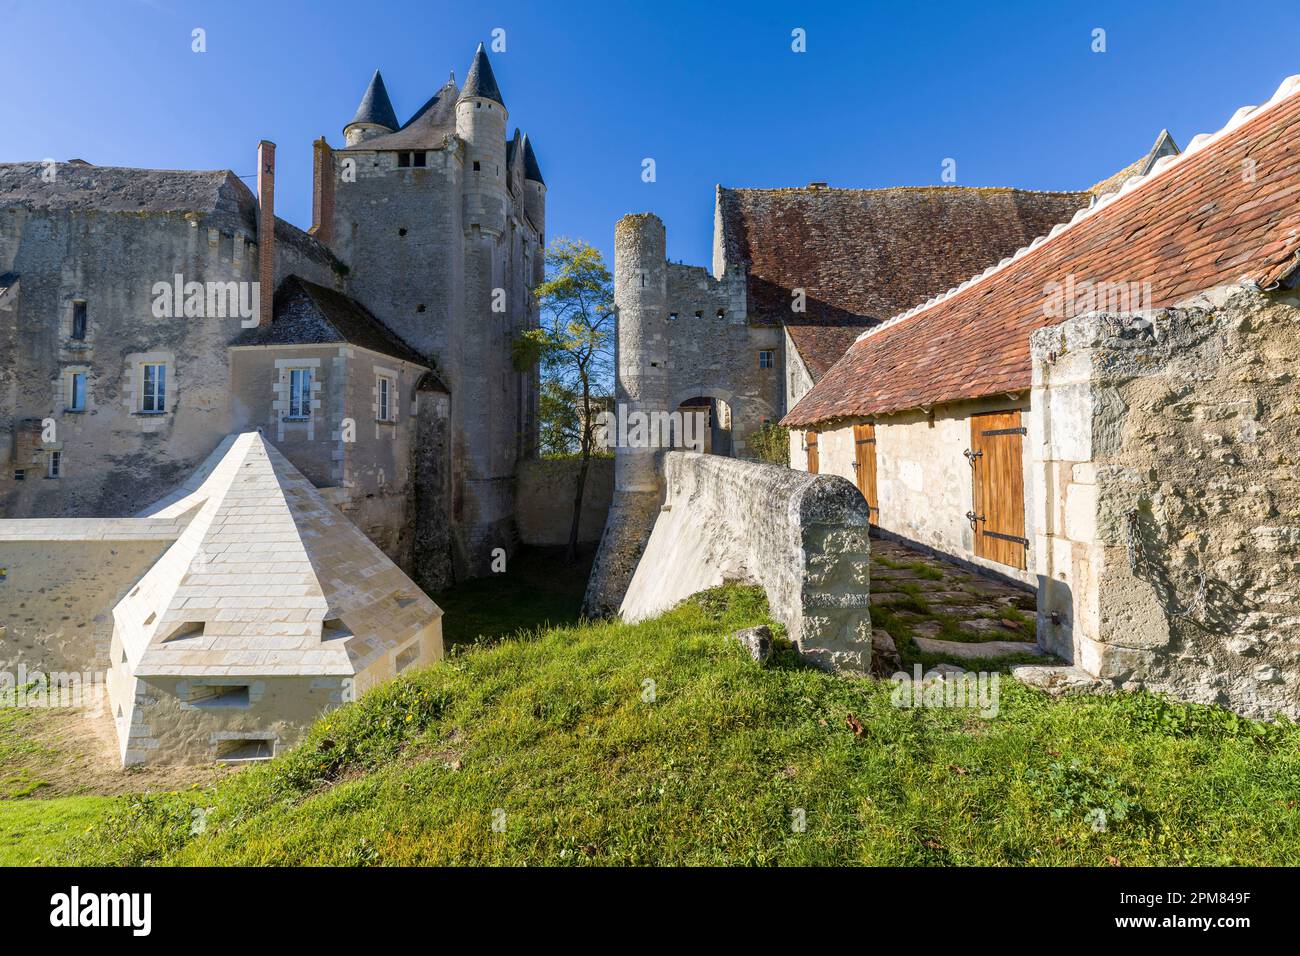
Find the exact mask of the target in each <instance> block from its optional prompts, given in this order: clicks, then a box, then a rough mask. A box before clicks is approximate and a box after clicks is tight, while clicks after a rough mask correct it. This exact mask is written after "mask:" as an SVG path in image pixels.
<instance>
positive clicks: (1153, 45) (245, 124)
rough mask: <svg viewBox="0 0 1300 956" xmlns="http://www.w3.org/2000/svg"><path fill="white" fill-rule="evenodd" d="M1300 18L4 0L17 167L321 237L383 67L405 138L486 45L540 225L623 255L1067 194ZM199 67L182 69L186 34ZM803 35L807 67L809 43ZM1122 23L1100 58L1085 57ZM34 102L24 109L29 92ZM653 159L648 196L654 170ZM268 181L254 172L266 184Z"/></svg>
mask: <svg viewBox="0 0 1300 956" xmlns="http://www.w3.org/2000/svg"><path fill="white" fill-rule="evenodd" d="M1295 12H1296V10H1295V2H1294V0H1290V2H1288V3H1282V2H1269V0H1257V2H1253V3H1251V4H1249V5H1244V4H1241V3H1208V2H1206V3H1196V2H1177V3H1175V2H1160V0H1155V2H1145V3H1137V4H1135V3H1132V2H1131V0H1128V2H1124V3H1097V2H1089V3H1058V2H1052V3H1050V4H1048V3H1041V2H1007V3H997V2H987V3H985V2H980V3H973V2H972V3H943V2H923V3H911V2H908V3H903V2H900V3H896V4H878V3H855V4H848V3H843V4H840V3H814V4H810V3H795V2H771V0H751V2H747V3H728V4H709V3H704V2H696V3H690V2H683V3H678V2H632V3H625V2H619V0H606V2H590V3H588V2H572V3H567V2H560V0H555V2H545V3H542V2H520V3H483V4H480V3H473V2H463V3H442V2H435V0H367V2H357V0H349V2H336V0H261V2H256V3H254V2H243V0H222V2H220V3H215V2H198V0H193V2H190V0H99V2H91V0H84V2H83V0H0V24H3V30H4V34H5V39H6V42H5V53H4V56H3V57H2V58H0V80H3V88H4V89H5V90H8V91H9V92H10V95H9V96H7V97H6V98H5V99H6V108H5V114H6V117H5V118H6V130H5V134H4V136H3V137H0V161H5V162H8V161H16V160H35V159H44V158H46V157H53V158H55V159H59V160H65V159H69V158H72V157H80V158H83V159H86V160H89V161H90V162H93V163H99V164H105V165H123V166H147V167H158V168H193V169H214V168H229V169H233V170H234V171H235V172H236V173H239V174H248V173H252V172H253V171H254V170H255V168H256V164H255V149H256V144H257V141H258V140H259V139H260V138H263V137H266V138H268V139H272V140H274V141H275V142H276V143H277V144H278V147H279V150H278V159H279V175H278V184H277V186H278V188H277V195H276V202H277V207H278V211H279V212H280V214H281V215H282V216H284V217H285V218H287V219H289V220H290V221H292V222H294V223H296V224H298V225H300V226H303V227H306V226H308V225H309V224H310V215H311V142H312V140H313V139H315V138H316V137H317V136H319V135H321V134H324V135H326V136H327V138H328V139H329V140H330V142H331V143H334V144H335V145H340V144H341V141H342V134H341V129H342V126H343V124H344V123H346V122H347V121H348V119H350V118H351V116H352V113H353V111H354V110H355V108H356V105H357V102H358V100H359V99H360V97H361V94H362V92H363V91H364V89H365V85H366V82H367V80H368V79H369V76H370V74H371V72H372V71H373V70H374V69H375V68H376V67H378V68H380V69H381V70H382V71H383V73H384V78H385V80H386V82H387V85H388V89H389V92H390V93H391V94H392V97H393V100H394V105H395V107H396V109H397V112H398V114H399V117H400V118H401V119H402V120H405V119H406V118H407V117H408V116H409V115H410V114H411V113H412V112H413V111H414V110H415V109H416V107H418V106H419V105H420V104H421V103H422V102H423V101H424V100H425V99H426V98H427V97H428V96H429V95H431V94H432V92H433V91H434V90H436V89H437V88H438V86H439V85H441V84H442V82H443V81H444V80H445V79H446V77H447V72H448V71H449V70H452V69H454V70H455V71H456V75H457V77H458V78H461V79H463V78H464V75H465V72H466V70H467V69H468V66H469V62H470V58H471V56H472V54H473V51H474V47H475V45H476V44H477V43H478V41H479V40H490V38H491V33H492V30H493V29H494V28H501V29H504V30H505V31H506V34H505V38H506V51H505V52H504V53H497V54H494V55H493V64H494V67H495V70H496V74H497V79H498V80H499V82H500V85H501V89H502V92H503V95H504V97H505V100H506V106H507V107H508V109H509V111H510V121H511V125H512V126H514V125H519V126H520V127H521V128H523V129H524V130H525V131H526V132H528V133H529V134H530V135H531V136H532V138H533V142H534V143H535V145H536V148H537V153H538V156H539V159H540V162H541V165H542V171H543V174H544V175H545V177H546V180H547V184H548V186H549V187H550V197H549V203H548V220H549V221H548V233H549V234H550V235H552V236H556V235H561V234H565V235H571V236H577V237H581V238H584V239H587V240H589V241H591V242H593V243H595V244H596V245H597V246H599V247H600V248H601V249H602V250H604V251H605V252H606V254H607V255H608V253H609V250H610V249H611V247H612V243H613V226H614V222H615V220H617V219H618V217H619V216H621V215H623V214H624V213H628V212H640V211H647V210H648V211H652V212H655V213H658V214H659V215H660V216H661V217H662V218H663V219H664V221H665V222H666V223H667V226H668V249H669V255H670V256H671V257H672V258H674V259H682V260H685V261H687V262H693V263H698V264H708V263H709V262H710V260H711V235H712V210H713V190H714V186H715V184H717V183H722V184H724V185H728V186H755V187H773V186H800V185H804V184H806V183H808V182H810V181H814V180H820V181H826V182H828V183H829V184H830V185H832V186H854V187H877V186H892V185H922V184H929V183H938V182H940V175H941V169H942V163H943V161H944V159H946V158H952V159H955V160H956V161H957V167H956V171H957V183H958V184H959V185H972V186H978V185H1013V186H1021V187H1026V188H1032V189H1072V188H1080V187H1085V186H1088V185H1091V184H1092V183H1093V182H1095V181H1096V180H1098V179H1101V178H1103V177H1105V176H1107V175H1109V174H1110V173H1112V172H1114V171H1115V170H1117V169H1118V168H1120V167H1122V166H1124V165H1126V164H1127V163H1129V162H1131V161H1132V160H1133V159H1135V158H1137V157H1138V156H1139V155H1141V154H1142V153H1143V152H1144V151H1145V150H1146V149H1147V148H1148V147H1149V146H1150V145H1151V143H1152V141H1153V140H1154V138H1155V136H1156V134H1157V132H1158V131H1159V130H1160V128H1161V127H1168V128H1169V129H1170V131H1171V132H1172V133H1173V134H1174V137H1175V139H1176V140H1177V141H1178V142H1179V144H1180V145H1185V144H1186V142H1187V140H1188V139H1190V138H1191V136H1193V135H1195V134H1196V133H1197V132H1201V131H1211V130H1214V129H1217V128H1218V127H1219V126H1221V125H1222V124H1223V123H1224V122H1225V121H1226V120H1227V119H1228V117H1229V116H1230V115H1231V114H1232V112H1233V111H1234V110H1235V109H1236V108H1237V107H1238V106H1241V105H1243V104H1247V103H1258V102H1262V101H1263V100H1265V99H1266V98H1268V96H1270V95H1271V94H1272V92H1273V90H1274V89H1275V88H1276V87H1277V85H1278V83H1279V82H1281V80H1282V79H1283V78H1284V77H1285V76H1287V75H1288V74H1291V73H1297V72H1300V43H1297V39H1298V38H1300V20H1298V19H1297V18H1296V16H1295ZM195 27H201V28H203V29H204V30H205V31H206V39H207V52H206V53H202V54H197V53H194V52H192V51H191V30H193V29H194V28H195ZM795 28H802V29H803V30H805V31H806V35H807V52H805V53H794V52H792V50H791V31H792V30H793V29H795ZM1098 28H1100V29H1104V30H1105V31H1106V34H1105V40H1106V51H1105V52H1104V53H1094V52H1092V50H1091V45H1092V43H1093V31H1094V30H1095V29H1098ZM18 91H23V92H24V93H25V95H15V94H16V93H17V92H18ZM646 157H652V158H654V160H655V162H656V171H657V181H656V182H654V183H645V182H642V179H641V168H642V166H641V164H642V160H643V159H644V158H646ZM250 183H251V180H250Z"/></svg>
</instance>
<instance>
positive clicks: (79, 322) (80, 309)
mask: <svg viewBox="0 0 1300 956" xmlns="http://www.w3.org/2000/svg"><path fill="white" fill-rule="evenodd" d="M89 326H90V314H89V310H88V309H87V307H86V300H85V299H73V300H72V326H71V328H70V329H69V330H68V337H69V338H71V339H72V340H73V341H74V342H84V341H86V330H87V329H88V328H89Z"/></svg>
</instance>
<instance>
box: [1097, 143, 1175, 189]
mask: <svg viewBox="0 0 1300 956" xmlns="http://www.w3.org/2000/svg"><path fill="white" fill-rule="evenodd" d="M1180 152H1181V150H1179V148H1178V144H1177V143H1175V142H1174V138H1173V137H1172V136H1170V135H1169V130H1167V129H1162V130H1161V131H1160V135H1159V136H1157V137H1156V141H1155V144H1154V145H1153V146H1152V147H1151V149H1149V150H1148V151H1147V153H1146V155H1145V156H1143V157H1142V158H1141V159H1139V160H1137V161H1136V162H1132V163H1129V164H1128V165H1127V166H1125V167H1124V168H1123V169H1121V170H1120V171H1119V172H1117V173H1115V174H1114V175H1113V176H1107V177H1106V178H1105V179H1103V180H1102V181H1101V182H1099V183H1097V184H1096V185H1095V186H1093V187H1092V188H1091V189H1089V190H1088V192H1090V193H1092V194H1093V195H1094V196H1097V197H1101V196H1104V195H1106V194H1107V193H1113V192H1117V191H1118V190H1119V189H1120V187H1121V186H1123V185H1124V184H1125V183H1126V182H1128V181H1129V180H1130V179H1132V178H1133V177H1134V176H1145V175H1146V174H1147V173H1149V172H1151V167H1152V166H1154V165H1155V164H1156V160H1158V159H1161V158H1163V157H1165V156H1177V155H1178V154H1179V153H1180Z"/></svg>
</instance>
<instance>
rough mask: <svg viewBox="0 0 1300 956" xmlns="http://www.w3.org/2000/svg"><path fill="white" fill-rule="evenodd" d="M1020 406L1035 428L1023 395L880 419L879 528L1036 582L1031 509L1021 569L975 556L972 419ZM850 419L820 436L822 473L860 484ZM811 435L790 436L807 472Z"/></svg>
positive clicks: (797, 462) (794, 459) (796, 464)
mask: <svg viewBox="0 0 1300 956" xmlns="http://www.w3.org/2000/svg"><path fill="white" fill-rule="evenodd" d="M1015 409H1019V410H1020V414H1021V423H1022V424H1023V425H1024V426H1025V427H1027V428H1029V429H1030V431H1031V432H1032V430H1033V424H1032V423H1033V419H1034V411H1033V410H1032V409H1031V408H1030V407H1029V403H1028V402H1026V401H1025V399H1024V398H1023V397H1021V398H1018V399H1009V398H1007V397H1006V396H1001V397H999V398H994V399H985V400H980V401H975V402H962V403H960V404H955V405H950V406H944V407H942V408H938V409H935V411H934V414H933V416H931V415H927V414H926V413H924V412H920V411H912V412H901V413H899V414H895V415H888V416H881V417H879V418H877V419H876V494H877V495H878V496H879V499H880V500H879V503H878V507H879V508H880V511H879V513H878V514H877V515H875V523H876V525H877V526H878V527H879V528H880V529H881V530H882V531H885V532H887V533H888V534H891V535H894V536H896V537H898V538H900V539H903V540H905V541H907V542H910V543H913V544H918V545H920V546H922V547H923V548H926V549H928V550H931V551H933V552H935V553H937V554H942V555H944V556H945V557H948V558H955V559H957V560H959V561H961V562H963V563H965V564H968V565H970V566H971V567H975V568H979V569H981V570H985V571H993V572H996V573H997V574H1000V575H1003V576H1005V577H1007V578H1010V579H1012V580H1014V581H1018V582H1019V583H1021V584H1026V585H1033V584H1035V583H1036V578H1035V575H1034V571H1033V568H1034V561H1035V551H1034V549H1035V543H1034V542H1035V534H1034V521H1035V518H1034V515H1033V512H1032V510H1031V509H1029V508H1026V509H1025V537H1026V538H1028V539H1029V542H1030V544H1029V551H1028V554H1027V555H1026V562H1025V566H1026V568H1027V569H1028V570H1025V571H1022V570H1020V569H1019V568H1013V567H1010V566H1008V565H1005V564H999V563H997V562H995V561H990V560H988V559H986V558H981V557H979V556H977V555H976V554H975V551H974V546H975V541H974V531H973V530H972V529H971V524H970V521H969V520H968V519H967V518H966V512H968V511H970V510H971V507H972V498H971V468H970V463H969V462H968V461H967V459H966V457H965V455H964V454H963V452H965V451H966V450H967V449H968V448H970V447H971V416H972V415H975V414H978V413H980V412H992V411H1011V410H1015ZM853 424H854V422H852V421H844V422H837V423H836V426H837V427H835V428H828V429H827V430H825V431H820V432H818V441H817V453H818V470H819V471H820V472H821V473H822V474H827V475H839V476H841V477H843V478H846V479H848V480H849V481H851V482H856V481H857V475H856V473H855V472H854V469H853V462H854V450H855V446H854V437H853ZM805 440H806V438H805V433H804V432H801V431H796V430H793V429H792V430H791V432H790V466H791V467H792V468H797V469H800V470H806V469H807V467H808V456H807V453H806V452H805V450H804V447H805V446H804V442H805ZM1030 457H1031V456H1030V454H1029V452H1028V450H1027V449H1026V451H1025V453H1024V456H1023V460H1024V463H1025V464H1024V468H1025V472H1024V474H1025V479H1024V487H1025V488H1026V489H1027V488H1028V487H1029V481H1030Z"/></svg>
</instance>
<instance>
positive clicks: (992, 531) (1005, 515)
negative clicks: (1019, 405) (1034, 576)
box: [968, 411, 1029, 569]
mask: <svg viewBox="0 0 1300 956" xmlns="http://www.w3.org/2000/svg"><path fill="white" fill-rule="evenodd" d="M970 432H971V447H970V450H969V451H970V453H969V456H968V457H969V459H970V464H971V499H972V509H971V513H970V515H969V516H968V517H969V518H970V520H971V524H972V527H973V528H974V530H975V553H976V554H977V555H979V556H980V557H982V558H988V559H989V560H990V561H997V562H998V563H999V564H1005V565H1009V566H1010V567H1013V568H1021V569H1023V568H1024V567H1025V550H1026V548H1027V547H1028V546H1029V542H1028V541H1027V540H1026V539H1025V483H1024V469H1023V457H1022V456H1023V449H1024V441H1025V439H1024V435H1025V429H1024V428H1023V427H1021V424H1020V412H1018V411H1014V412H985V413H984V414H981V415H972V416H971V420H970Z"/></svg>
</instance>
